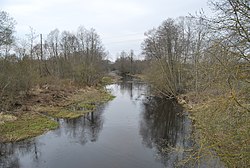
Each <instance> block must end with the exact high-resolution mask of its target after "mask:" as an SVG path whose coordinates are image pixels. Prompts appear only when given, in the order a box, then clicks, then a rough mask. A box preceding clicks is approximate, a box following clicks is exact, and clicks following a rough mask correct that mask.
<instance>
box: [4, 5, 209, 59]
mask: <svg viewBox="0 0 250 168" xmlns="http://www.w3.org/2000/svg"><path fill="white" fill-rule="evenodd" d="M0 7H1V8H0V9H1V10H4V11H6V12H8V13H9V14H10V16H12V17H13V18H14V19H15V20H16V22H17V25H16V35H17V36H19V37H23V36H25V34H27V33H29V27H32V28H34V29H35V31H36V32H37V33H42V34H43V35H44V36H47V35H48V33H49V32H50V31H51V30H53V29H55V28H58V29H59V30H60V31H63V30H69V31H74V30H76V28H77V27H78V26H80V25H82V26H84V27H86V28H87V29H89V28H92V27H93V28H95V29H96V31H97V32H98V34H100V36H101V39H102V42H103V44H104V46H105V48H106V50H108V51H109V53H110V55H109V59H112V60H115V58H116V54H117V53H118V52H121V51H122V50H125V51H129V50H130V49H133V50H134V51H135V54H137V55H138V54H139V53H140V52H141V42H142V41H143V39H144V38H145V37H144V32H145V31H147V30H148V29H149V28H152V27H157V26H158V25H159V24H161V22H162V20H165V19H167V18H176V17H179V16H186V15H189V14H195V12H198V11H201V9H203V11H204V12H205V14H208V15H209V14H211V11H210V9H209V7H208V4H207V0H185V1H184V0H174V1H173V0H105V1H103V0H91V1H89V0H88V1H87V0H22V1H19V0H11V1H9V0H1V1H0Z"/></svg>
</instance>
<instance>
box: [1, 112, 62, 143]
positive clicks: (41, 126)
mask: <svg viewBox="0 0 250 168" xmlns="http://www.w3.org/2000/svg"><path fill="white" fill-rule="evenodd" d="M8 116H9V117H10V116H11V115H8ZM12 118H15V119H14V120H7V121H6V120H5V121H4V123H2V124H0V142H10V141H12V142H13V141H20V140H23V139H27V138H31V137H34V136H37V135H40V134H42V133H44V132H46V131H48V130H52V129H55V128H57V127H58V123H57V122H55V121H52V120H50V119H48V117H46V116H43V115H41V114H37V113H31V112H29V113H24V114H20V115H19V116H17V117H16V116H12Z"/></svg>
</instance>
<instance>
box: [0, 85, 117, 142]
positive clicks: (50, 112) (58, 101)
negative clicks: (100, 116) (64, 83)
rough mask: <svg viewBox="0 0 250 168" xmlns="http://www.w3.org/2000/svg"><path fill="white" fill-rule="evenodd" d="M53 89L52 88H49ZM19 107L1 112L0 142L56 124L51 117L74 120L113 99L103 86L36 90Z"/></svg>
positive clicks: (55, 126) (40, 130)
mask: <svg viewBox="0 0 250 168" xmlns="http://www.w3.org/2000/svg"><path fill="white" fill-rule="evenodd" d="M51 88H52V87H51ZM31 95H32V96H30V97H31V98H30V99H27V100H25V101H23V102H22V107H21V108H18V109H16V110H15V111H14V112H11V113H8V112H6V113H2V114H0V142H13V141H20V140H23V139H27V138H31V137H35V136H37V135H40V134H43V133H44V132H46V131H48V130H52V129H55V128H57V127H58V123H57V122H55V121H53V120H52V119H51V117H52V118H68V119H73V118H77V117H80V116H83V115H84V114H85V113H87V112H91V111H94V110H95V109H96V108H97V106H98V105H100V104H101V103H104V102H107V101H109V100H112V99H113V98H114V96H112V95H111V94H110V93H109V92H107V91H105V90H104V89H100V88H99V89H97V88H94V87H86V88H84V89H76V88H75V89H74V90H72V89H71V90H70V89H69V90H67V89H57V90H56V91H55V89H49V87H46V88H45V89H39V91H37V90H35V91H34V93H32V94H31Z"/></svg>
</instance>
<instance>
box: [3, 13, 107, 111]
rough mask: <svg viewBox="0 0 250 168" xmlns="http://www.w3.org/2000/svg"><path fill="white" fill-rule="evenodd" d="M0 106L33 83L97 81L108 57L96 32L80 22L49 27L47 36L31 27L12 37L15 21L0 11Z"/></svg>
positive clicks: (10, 101) (8, 104)
mask: <svg viewBox="0 0 250 168" xmlns="http://www.w3.org/2000/svg"><path fill="white" fill-rule="evenodd" d="M0 23H1V24H0V36H1V38H0V99H1V101H0V102H1V103H0V107H1V109H6V108H7V107H9V106H10V105H11V103H13V99H14V98H15V99H16V98H17V96H20V95H25V94H26V93H27V92H28V91H29V90H30V89H31V88H32V87H34V86H35V85H40V86H41V85H43V84H46V83H54V84H56V85H57V84H58V83H60V82H59V81H61V80H64V81H67V80H68V81H71V82H74V83H76V84H79V85H89V86H90V85H96V84H98V83H99V82H100V80H101V78H102V77H103V75H104V73H105V72H106V70H107V67H108V66H107V65H108V64H109V61H107V60H105V57H106V52H105V49H104V47H103V45H102V42H101V39H100V37H99V35H98V34H97V33H96V31H95V30H94V29H90V30H88V29H85V28H84V27H82V26H80V27H79V28H78V29H77V31H76V32H69V31H62V32H60V31H59V30H58V29H55V30H52V31H51V32H50V33H49V34H48V35H47V37H42V35H40V34H37V33H36V32H35V31H34V29H33V28H30V32H29V33H28V34H27V35H26V38H23V39H17V38H15V37H14V31H15V29H14V28H15V21H14V19H13V18H11V17H10V16H9V15H8V13H6V12H4V11H2V12H0Z"/></svg>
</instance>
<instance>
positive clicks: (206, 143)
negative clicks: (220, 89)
mask: <svg viewBox="0 0 250 168" xmlns="http://www.w3.org/2000/svg"><path fill="white" fill-rule="evenodd" d="M187 97H189V98H188V99H189V100H191V102H189V103H188V107H189V111H190V116H191V117H190V118H191V119H192V120H193V125H194V139H195V141H196V143H197V144H198V149H196V150H195V151H194V152H193V153H192V155H193V157H192V159H193V160H195V162H196V163H197V164H198V163H199V162H200V160H202V159H206V158H216V157H217V158H219V159H220V160H221V161H222V162H223V163H224V164H225V166H226V167H250V113H249V111H248V110H247V108H248V109H249V102H248V104H247V100H246V99H240V100H237V101H236V100H235V98H234V97H233V96H232V95H231V94H230V95H229V94H226V95H224V96H208V95H206V96H205V95H200V96H199V98H197V97H196V98H194V95H192V94H189V95H187ZM191 106H192V110H190V107H191ZM186 107H187V106H186ZM243 107H247V108H243Z"/></svg>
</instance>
